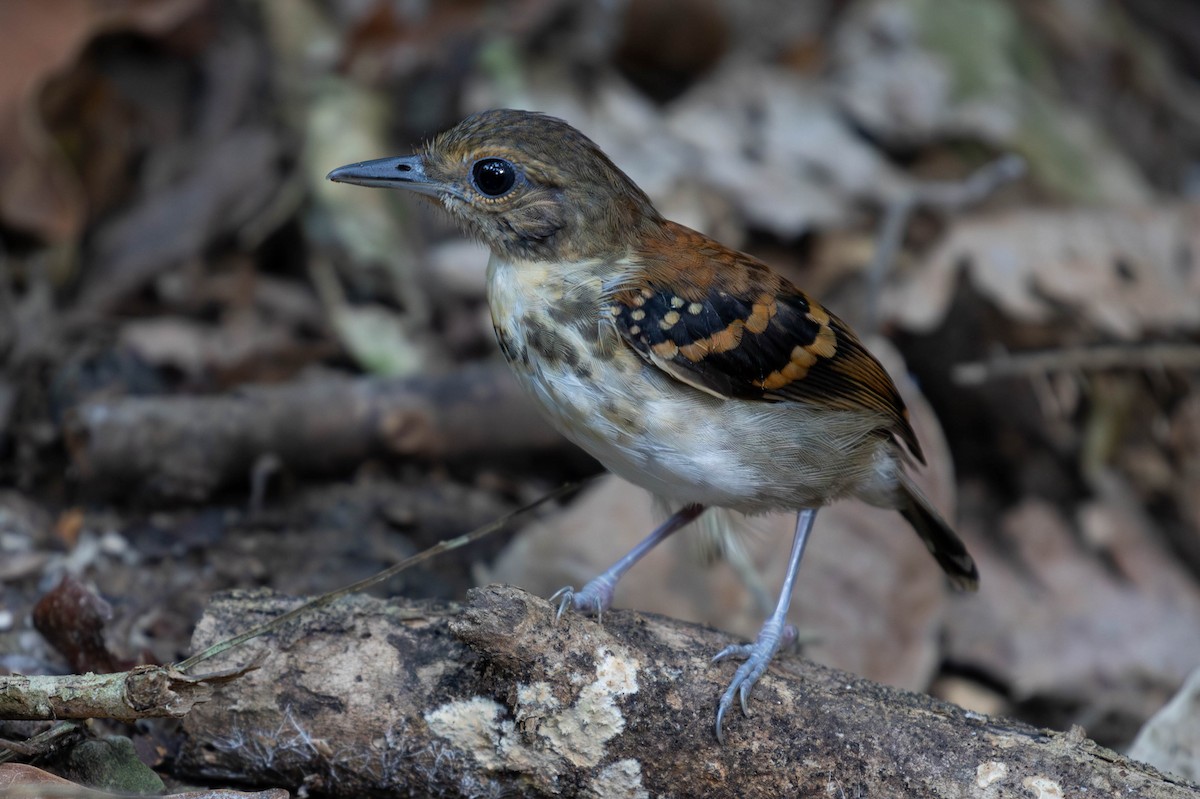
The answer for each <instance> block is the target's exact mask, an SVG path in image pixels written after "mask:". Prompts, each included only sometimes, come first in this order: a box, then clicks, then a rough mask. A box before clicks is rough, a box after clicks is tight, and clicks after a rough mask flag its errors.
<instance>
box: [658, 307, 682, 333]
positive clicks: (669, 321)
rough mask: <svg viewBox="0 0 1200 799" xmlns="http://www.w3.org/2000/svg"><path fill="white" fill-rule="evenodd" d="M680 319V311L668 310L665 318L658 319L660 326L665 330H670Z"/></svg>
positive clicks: (664, 315)
mask: <svg viewBox="0 0 1200 799" xmlns="http://www.w3.org/2000/svg"><path fill="white" fill-rule="evenodd" d="M678 321H679V311H667V312H666V313H665V314H663V318H662V319H660V320H659V321H658V326H659V327H661V328H662V329H663V330H670V329H671V328H672V327H674V326H675V324H676V323H677V322H678Z"/></svg>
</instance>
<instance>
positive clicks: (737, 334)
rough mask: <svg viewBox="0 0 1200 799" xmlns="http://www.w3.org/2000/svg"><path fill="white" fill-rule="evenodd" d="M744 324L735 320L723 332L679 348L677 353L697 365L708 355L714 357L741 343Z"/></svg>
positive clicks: (739, 320)
mask: <svg viewBox="0 0 1200 799" xmlns="http://www.w3.org/2000/svg"><path fill="white" fill-rule="evenodd" d="M745 327H746V323H745V322H743V321H742V320H741V319H735V320H733V322H731V323H730V324H729V326H728V327H726V328H725V329H723V330H720V331H718V332H716V333H713V334H712V335H711V336H709V337H708V338H702V339H699V340H698V341H694V342H692V343H691V344H687V345H685V346H683V347H680V348H679V353H680V354H681V355H683V357H685V358H687V359H688V360H689V361H691V362H692V363H699V362H700V361H702V360H704V358H705V357H707V356H709V355H716V354H718V353H722V352H729V350H732V349H734V348H735V347H737V345H738V344H741V343H742V333H743V331H744V330H745Z"/></svg>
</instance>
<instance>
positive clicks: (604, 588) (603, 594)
mask: <svg viewBox="0 0 1200 799" xmlns="http://www.w3.org/2000/svg"><path fill="white" fill-rule="evenodd" d="M701 513H704V506H703V505H685V506H684V507H682V508H680V509H679V510H677V511H676V512H675V513H673V514H671V516H670V518H668V519H667V520H666V521H665V522H663V523H662V524H660V525H659V526H658V527H657V528H655V530H654V532H652V533H650V535H648V536H646V537H645V538H643V539H642V540H641V542H639V543H638V545H637V546H635V547H634V548H633V549H631V550H629V551H628V552H627V553H625V556H624V557H623V558H621V559H620V560H618V561H617V562H616V563H614V564H613V565H612V566H610V567H609V568H608V569H607V570H605V571H604V572H603V573H601V574H600V575H598V576H597V577H596V578H594V579H593V580H592V581H591V582H589V583H588V584H587V585H585V586H584V587H583V589H582V590H580V591H576V590H575V589H574V588H572V587H571V586H565V587H563V588H560V589H558V590H557V591H555V592H554V595H553V596H551V597H550V601H551V602H553V601H554V600H555V599H557V600H559V602H558V616H562V615H563V613H564V612H565V611H566V609H567V607H568V606H573V607H574V608H575V610H577V611H580V612H582V613H595V615H597V616H599V615H600V614H601V613H603V612H604V611H606V610H608V609H609V608H610V607H612V601H613V589H614V588H615V587H616V585H617V581H618V580H620V579H621V577H623V576H624V575H625V572H627V571H629V569H630V567H632V566H633V564H635V563H637V562H638V561H639V560H641V559H642V556H644V555H645V554H646V553H647V552H649V551H650V550H652V549H654V547H656V546H658V545H659V544H660V543H662V541H663V539H665V538H666V537H667V536H669V535H670V534H671V533H674V532H675V531H676V530H679V529H680V528H681V527H684V526H686V525H687V524H688V522H691V521H693V520H694V519H695V518H696V517H697V516H699V515H700V514H701Z"/></svg>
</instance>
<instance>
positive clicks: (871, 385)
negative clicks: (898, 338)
mask: <svg viewBox="0 0 1200 799" xmlns="http://www.w3.org/2000/svg"><path fill="white" fill-rule="evenodd" d="M691 293H692V295H693V296H695V294H696V292H694V291H693V292H691ZM609 312H610V314H611V315H612V317H613V321H614V323H615V324H616V327H617V330H618V331H619V332H620V334H621V336H622V338H624V340H625V341H626V342H627V343H628V344H629V345H630V346H632V347H633V349H635V350H636V351H637V352H638V353H639V354H640V355H641V356H642V357H643V358H644V359H646V360H647V361H649V362H651V363H653V364H654V365H656V366H658V367H659V368H661V369H663V370H664V371H666V372H667V373H669V374H671V375H672V376H673V377H675V378H676V379H678V380H680V381H682V382H684V383H687V384H689V385H691V386H693V387H695V388H698V389H700V390H701V391H706V392H708V393H710V394H714V395H716V396H719V397H736V398H739V399H751V400H761V401H765V402H783V401H793V402H816V401H819V402H820V403H821V404H823V405H825V406H827V407H835V408H843V409H864V408H866V409H871V410H874V411H877V412H880V413H882V414H883V415H885V416H886V417H889V418H890V419H892V420H893V421H894V422H895V426H894V428H895V432H896V433H897V434H898V435H899V436H900V437H901V438H902V439H903V440H904V441H905V443H906V444H907V445H908V446H909V448H910V449H911V450H912V451H913V454H915V455H916V456H917V457H918V459H920V458H921V454H920V448H919V445H918V444H917V441H916V436H915V435H914V434H913V432H912V428H911V426H910V425H909V423H908V418H907V412H906V410H905V408H904V402H903V401H902V400H901V399H900V395H899V393H898V392H897V391H896V387H895V385H894V384H893V383H892V380H891V378H890V377H889V376H888V374H887V372H886V371H885V370H884V368H883V367H882V366H881V365H880V364H879V362H878V361H877V360H875V358H874V356H872V355H871V354H870V353H869V352H867V350H866V349H865V348H864V347H863V346H862V344H861V343H860V342H859V341H858V339H857V337H855V335H854V333H853V332H851V330H850V329H849V328H848V327H846V325H845V324H844V323H843V322H842V321H841V320H840V319H838V318H837V317H836V316H834V315H833V314H831V313H829V312H828V311H826V310H825V309H824V308H823V307H822V306H821V305H819V304H818V303H815V302H813V301H812V300H810V299H809V298H808V297H807V296H805V295H804V294H803V293H801V292H799V291H790V292H786V293H771V292H767V291H763V292H760V293H758V294H757V295H754V296H752V297H750V298H747V297H743V296H737V295H734V294H731V293H729V292H726V291H723V290H720V289H716V288H711V289H710V290H709V291H708V292H707V293H706V294H705V295H704V296H703V298H702V299H700V300H688V299H685V298H683V297H681V296H679V295H677V294H675V293H674V292H671V291H668V290H665V289H660V288H656V287H654V286H650V287H646V288H642V289H637V290H629V291H625V292H622V293H621V294H619V295H618V296H617V297H616V298H614V300H613V301H612V304H611V305H610V306H609Z"/></svg>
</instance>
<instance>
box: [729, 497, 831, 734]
mask: <svg viewBox="0 0 1200 799" xmlns="http://www.w3.org/2000/svg"><path fill="white" fill-rule="evenodd" d="M816 518H817V511H816V510H815V509H813V508H806V509H804V510H802V511H800V513H799V514H797V516H796V535H795V537H794V538H793V539H792V554H791V558H790V560H789V561H788V567H787V575H786V576H785V577H784V578H783V587H782V588H780V589H779V601H778V602H776V603H775V610H774V611H773V612H772V613H771V615H770V616H769V617H768V618H767V620H766V622H764V623H763V626H762V629H761V630H759V631H758V638H757V640H755V642H754V643H753V644H740V645H739V644H734V645H731V646H727V647H725V648H724V649H722V650H721V651H720V652H718V653H717V656H716V657H714V658H713V661H714V662H716V661H718V660H723V659H724V658H728V657H740V658H745V659H746V662H745V663H743V664H742V665H740V666H738V670H737V672H736V673H735V674H734V675H733V680H732V681H731V682H730V683H729V687H728V688H726V689H725V693H724V694H722V695H721V701H720V704H718V705H717V728H716V729H717V741H718V742H719V743H722V744H723V743H725V736H724V735H723V733H722V732H721V721H722V720H723V719H724V718H725V711H727V710H729V706H730V705H732V704H733V698H734V697H735V696H736V697H737V698H738V701H739V703H740V704H741V706H742V713H744V714H745V715H747V716H748V715H750V712H749V710H748V709H747V707H746V701H747V700H748V699H749V697H750V691H751V689H753V688H754V684H755V683H756V682H758V678H759V677H761V676H762V675H763V672H765V671H766V670H767V664H769V663H770V662H771V658H772V657H774V655H775V653H776V652H777V651H779V647H780V646H781V645H782V644H783V643H784V641H785V640H786V638H787V632H786V631H787V629H788V628H789V627H790V625H787V624H786V620H787V612H788V605H790V604H791V602H792V588H793V587H794V585H795V583H796V572H797V571H799V569H800V559H801V558H803V557H804V545H805V544H807V543H808V534H809V533H810V532H812V526H813V520H814V519H816ZM792 634H793V635H794V634H795V633H794V630H793V633H792Z"/></svg>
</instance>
